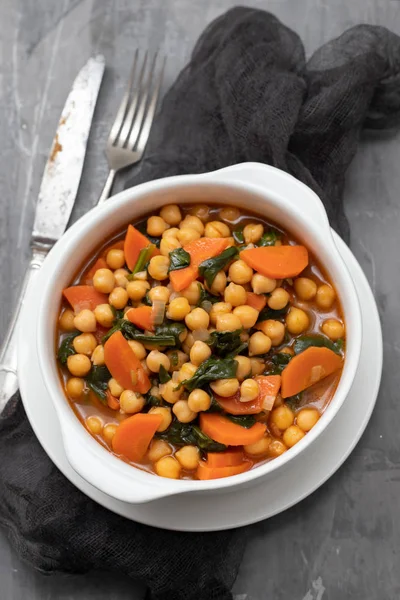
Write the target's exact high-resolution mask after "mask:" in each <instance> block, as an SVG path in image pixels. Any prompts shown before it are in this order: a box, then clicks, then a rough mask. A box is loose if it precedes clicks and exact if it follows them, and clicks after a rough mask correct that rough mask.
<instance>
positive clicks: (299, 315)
mask: <svg viewBox="0 0 400 600" xmlns="http://www.w3.org/2000/svg"><path fill="white" fill-rule="evenodd" d="M309 325H310V319H309V318H308V315H307V313H306V312H305V311H304V310H302V309H301V308H296V307H295V306H292V308H291V309H290V310H289V312H288V314H287V315H286V327H287V328H288V331H289V333H291V334H293V335H297V334H299V333H302V332H303V331H305V330H306V329H307V328H308V327H309Z"/></svg>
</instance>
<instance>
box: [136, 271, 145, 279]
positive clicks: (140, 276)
mask: <svg viewBox="0 0 400 600" xmlns="http://www.w3.org/2000/svg"><path fill="white" fill-rule="evenodd" d="M133 279H136V280H139V281H145V280H146V279H147V271H138V272H137V273H135V274H134V276H133Z"/></svg>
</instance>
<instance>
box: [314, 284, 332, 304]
mask: <svg viewBox="0 0 400 600" xmlns="http://www.w3.org/2000/svg"><path fill="white" fill-rule="evenodd" d="M335 299H336V293H335V290H334V289H333V288H332V287H331V286H330V285H327V284H323V285H320V286H319V288H318V289H317V295H316V302H317V305H318V307H319V308H323V309H326V310H327V309H328V308H331V306H332V304H333V303H334V302H335Z"/></svg>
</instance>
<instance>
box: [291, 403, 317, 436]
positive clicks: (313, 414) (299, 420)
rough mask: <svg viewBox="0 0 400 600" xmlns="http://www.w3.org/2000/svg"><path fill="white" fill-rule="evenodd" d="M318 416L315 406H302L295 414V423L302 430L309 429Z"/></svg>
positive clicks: (314, 423)
mask: <svg viewBox="0 0 400 600" xmlns="http://www.w3.org/2000/svg"><path fill="white" fill-rule="evenodd" d="M319 418H320V414H319V411H318V410H317V409H316V408H303V409H302V410H301V411H300V412H298V413H297V416H296V424H297V425H298V426H299V427H300V429H301V430H302V431H310V429H312V428H313V427H314V425H316V423H317V422H318V420H319Z"/></svg>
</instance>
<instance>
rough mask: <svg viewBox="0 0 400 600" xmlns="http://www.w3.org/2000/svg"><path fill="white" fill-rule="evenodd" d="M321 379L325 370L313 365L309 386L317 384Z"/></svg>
mask: <svg viewBox="0 0 400 600" xmlns="http://www.w3.org/2000/svg"><path fill="white" fill-rule="evenodd" d="M323 377H325V369H324V368H323V366H322V365H315V366H314V367H312V369H311V377H310V385H312V384H313V383H317V381H319V380H320V379H322V378H323Z"/></svg>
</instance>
